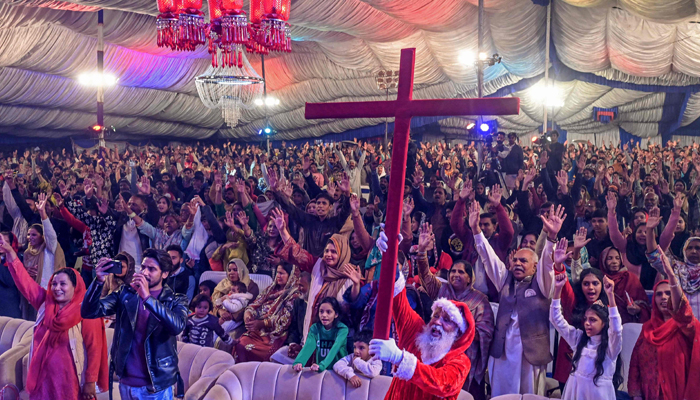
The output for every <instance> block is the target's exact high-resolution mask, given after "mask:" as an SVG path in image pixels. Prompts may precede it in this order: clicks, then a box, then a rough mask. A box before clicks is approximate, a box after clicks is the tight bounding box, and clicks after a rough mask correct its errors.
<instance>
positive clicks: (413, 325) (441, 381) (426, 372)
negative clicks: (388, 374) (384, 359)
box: [385, 289, 475, 400]
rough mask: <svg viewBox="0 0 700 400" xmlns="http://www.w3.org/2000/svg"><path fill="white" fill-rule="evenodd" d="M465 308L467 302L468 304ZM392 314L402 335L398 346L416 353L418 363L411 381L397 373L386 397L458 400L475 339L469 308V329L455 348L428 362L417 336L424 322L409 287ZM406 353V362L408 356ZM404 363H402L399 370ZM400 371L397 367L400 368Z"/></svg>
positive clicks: (396, 299) (467, 318)
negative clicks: (408, 293)
mask: <svg viewBox="0 0 700 400" xmlns="http://www.w3.org/2000/svg"><path fill="white" fill-rule="evenodd" d="M464 308H466V305H465V307H464ZM392 313H393V317H394V322H395V324H396V330H397V335H398V337H399V343H398V347H399V348H400V349H404V350H406V352H409V353H411V354H413V355H414V356H416V358H417V361H416V366H415V371H414V372H413V375H412V376H411V377H410V379H408V380H403V379H401V378H398V377H397V376H396V375H398V373H397V374H396V375H395V376H394V379H393V380H392V381H391V386H390V387H389V391H388V392H387V394H386V397H385V400H407V399H411V400H438V399H447V400H456V399H457V397H458V396H459V393H460V391H461V390H462V385H464V382H465V381H466V380H467V376H469V368H470V362H469V357H467V355H466V354H465V352H466V350H467V348H468V347H469V346H470V345H471V343H472V341H473V339H474V333H475V326H474V318H473V317H472V316H471V313H470V312H469V309H468V308H466V314H467V315H466V316H465V319H466V320H467V325H468V327H467V332H466V333H463V334H462V335H461V336H460V337H459V338H458V339H457V341H456V342H455V343H454V344H453V345H452V349H450V351H449V352H448V353H447V354H446V355H445V357H443V358H442V359H441V360H440V361H438V362H436V363H434V364H431V365H427V364H423V363H422V362H421V361H420V360H421V356H420V351H419V350H418V346H416V337H417V336H418V334H420V333H421V331H422V330H423V327H424V326H425V323H424V322H423V319H422V318H421V317H420V316H418V314H416V312H415V311H413V309H411V306H410V305H409V303H408V299H407V298H406V289H404V290H403V291H402V292H401V293H399V294H398V295H397V296H395V297H394V305H393V310H392ZM407 357H408V356H407V355H404V361H403V362H402V364H403V363H404V362H405V360H406V359H407ZM401 366H402V365H399V369H400V368H401ZM397 371H398V370H397Z"/></svg>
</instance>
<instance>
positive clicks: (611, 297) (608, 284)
mask: <svg viewBox="0 0 700 400" xmlns="http://www.w3.org/2000/svg"><path fill="white" fill-rule="evenodd" d="M603 289H604V290H605V294H607V295H608V302H609V303H610V306H611V307H615V282H614V281H613V280H612V279H610V278H609V277H608V276H607V275H605V276H604V277H603Z"/></svg>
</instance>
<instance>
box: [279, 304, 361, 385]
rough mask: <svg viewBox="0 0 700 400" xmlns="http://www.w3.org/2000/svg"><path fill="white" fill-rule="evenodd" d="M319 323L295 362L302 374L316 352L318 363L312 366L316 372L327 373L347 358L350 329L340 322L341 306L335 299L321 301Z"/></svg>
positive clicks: (296, 368)
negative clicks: (330, 368)
mask: <svg viewBox="0 0 700 400" xmlns="http://www.w3.org/2000/svg"><path fill="white" fill-rule="evenodd" d="M318 319H319V322H316V323H315V324H313V325H311V328H309V334H308V335H307V337H306V343H304V347H303V348H302V349H301V351H300V352H299V355H297V358H296V359H295V360H294V367H293V368H294V370H295V371H297V372H301V369H302V368H303V367H304V365H305V364H306V362H307V361H309V358H311V355H312V354H313V353H314V351H315V352H316V362H315V363H314V364H313V365H312V366H311V370H312V371H314V372H322V371H325V370H326V369H327V368H328V367H330V366H332V365H333V364H335V363H336V362H338V360H339V359H341V358H343V357H345V356H346V355H347V354H348V352H347V350H346V346H347V344H346V343H347V338H348V327H347V326H345V324H344V323H342V322H340V304H338V300H336V299H335V298H333V297H326V298H324V299H323V300H321V303H320V304H319V307H318Z"/></svg>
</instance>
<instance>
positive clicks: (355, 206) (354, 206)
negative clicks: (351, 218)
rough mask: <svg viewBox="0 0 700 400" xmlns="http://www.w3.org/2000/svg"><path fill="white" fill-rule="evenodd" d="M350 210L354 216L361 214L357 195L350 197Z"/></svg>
mask: <svg viewBox="0 0 700 400" xmlns="http://www.w3.org/2000/svg"><path fill="white" fill-rule="evenodd" d="M350 210H352V213H353V214H359V213H360V198H359V197H357V195H356V194H355V193H353V194H352V195H351V196H350Z"/></svg>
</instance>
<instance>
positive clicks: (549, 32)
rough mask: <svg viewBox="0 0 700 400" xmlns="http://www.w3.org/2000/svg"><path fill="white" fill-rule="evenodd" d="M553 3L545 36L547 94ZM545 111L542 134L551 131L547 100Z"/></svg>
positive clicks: (545, 81) (545, 82)
mask: <svg viewBox="0 0 700 400" xmlns="http://www.w3.org/2000/svg"><path fill="white" fill-rule="evenodd" d="M551 29H552V2H551V1H550V2H549V4H548V5H547V33H546V35H545V37H546V39H545V40H546V42H545V45H544V49H545V50H544V88H545V93H548V91H547V89H548V88H549V39H550V35H551V34H552V31H551ZM543 111H544V118H543V120H544V122H543V124H542V133H546V132H547V131H548V130H549V126H548V121H547V117H548V115H547V111H548V110H547V99H544V106H543Z"/></svg>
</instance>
